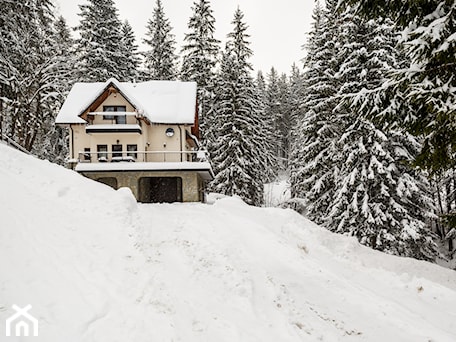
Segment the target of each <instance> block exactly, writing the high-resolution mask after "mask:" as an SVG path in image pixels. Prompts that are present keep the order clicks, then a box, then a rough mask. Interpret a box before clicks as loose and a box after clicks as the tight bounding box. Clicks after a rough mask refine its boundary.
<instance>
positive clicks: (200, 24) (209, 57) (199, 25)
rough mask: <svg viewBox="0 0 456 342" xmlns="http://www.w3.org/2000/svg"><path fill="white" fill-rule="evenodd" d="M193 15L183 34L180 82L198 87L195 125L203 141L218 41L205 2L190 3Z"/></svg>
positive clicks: (208, 8)
mask: <svg viewBox="0 0 456 342" xmlns="http://www.w3.org/2000/svg"><path fill="white" fill-rule="evenodd" d="M192 10H193V15H192V16H191V18H190V20H189V22H188V28H189V31H190V32H189V33H186V34H185V38H184V46H183V47H182V69H181V72H180V75H181V79H182V80H183V81H194V82H196V83H197V84H198V104H199V112H198V113H199V124H200V130H201V134H202V137H203V140H205V131H206V120H205V119H206V115H207V111H208V109H209V106H210V99H211V97H212V94H213V83H214V78H215V66H216V63H217V56H218V52H219V44H220V41H218V40H217V39H215V38H214V32H215V18H214V16H213V14H212V9H211V8H210V3H209V1H208V0H199V1H195V2H194V3H193V7H192Z"/></svg>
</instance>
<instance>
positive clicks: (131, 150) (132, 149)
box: [127, 145, 138, 159]
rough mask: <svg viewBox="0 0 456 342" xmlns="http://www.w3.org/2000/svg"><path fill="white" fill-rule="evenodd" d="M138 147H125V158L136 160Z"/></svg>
mask: <svg viewBox="0 0 456 342" xmlns="http://www.w3.org/2000/svg"><path fill="white" fill-rule="evenodd" d="M137 151H138V145H127V156H129V157H133V158H135V159H136V158H138V153H136V152H137Z"/></svg>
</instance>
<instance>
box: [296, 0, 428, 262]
mask: <svg viewBox="0 0 456 342" xmlns="http://www.w3.org/2000/svg"><path fill="white" fill-rule="evenodd" d="M329 5H330V6H328V12H326V15H325V17H323V18H321V16H319V15H318V9H317V10H316V13H315V17H316V18H317V20H316V23H317V22H318V17H320V20H323V22H326V25H322V26H321V27H325V26H326V28H325V29H324V31H327V32H328V26H327V25H331V24H329V23H331V20H332V18H334V17H335V18H337V20H336V21H335V22H333V23H337V25H331V26H330V27H332V31H331V33H330V34H332V35H333V37H334V38H335V39H334V40H333V42H334V43H335V44H333V46H334V47H337V49H335V50H333V52H334V53H335V54H334V56H336V60H335V61H336V62H337V64H335V65H333V66H332V68H329V69H326V70H332V71H336V73H335V74H334V79H332V80H331V79H330V80H326V83H325V82H321V81H320V82H315V83H313V85H314V86H316V87H317V88H318V89H320V90H322V89H325V88H324V86H326V90H331V91H334V90H337V93H333V94H330V96H329V99H331V101H330V102H329V103H328V102H327V103H326V104H329V106H328V108H327V109H328V110H329V111H328V112H327V113H328V117H329V118H330V119H331V124H330V122H326V130H328V128H329V129H330V130H329V132H331V135H328V134H324V135H323V134H322V133H325V131H324V129H323V127H320V128H318V129H317V130H315V128H316V127H318V126H317V125H318V124H320V123H321V120H319V116H320V115H321V113H320V112H319V111H318V110H316V109H315V108H318V107H315V105H316V103H312V101H311V100H312V99H311V98H307V102H306V105H305V106H306V108H307V110H306V113H305V115H304V120H302V123H301V125H303V124H304V125H303V126H302V128H303V129H302V132H305V131H306V128H309V127H310V128H311V129H310V130H309V131H310V132H309V133H312V132H316V134H314V135H313V136H312V139H308V140H307V141H306V140H305V141H306V143H305V144H302V145H301V146H300V147H301V149H298V151H302V152H304V153H302V155H303V156H306V158H304V159H305V160H307V163H304V164H301V169H300V168H299V167H298V168H297V169H296V173H295V176H296V175H300V176H301V177H302V176H303V175H306V177H302V178H301V179H302V180H303V182H302V185H303V186H302V188H301V191H302V192H301V193H302V194H303V195H304V197H305V198H306V200H307V201H308V203H309V208H308V209H309V216H311V217H312V216H313V218H317V219H316V220H317V221H320V223H322V224H323V225H325V226H326V227H327V228H328V229H330V230H332V231H336V232H339V233H346V234H349V235H353V236H356V237H357V238H358V239H359V240H360V242H361V243H363V244H366V245H369V246H371V247H372V248H376V249H379V250H382V251H385V252H388V253H392V254H396V255H402V256H410V257H415V258H420V259H432V258H433V257H434V256H435V254H436V249H435V244H434V243H433V241H432V238H431V236H432V234H431V233H430V231H429V229H428V228H427V225H426V219H427V218H428V217H429V216H428V215H429V213H430V211H431V206H430V196H429V187H428V184H427V182H426V179H425V178H424V177H423V175H422V174H421V173H420V172H419V171H417V170H415V169H413V168H411V167H410V165H409V162H410V160H411V159H413V156H415V155H416V153H417V151H418V150H419V146H420V144H419V143H418V141H417V140H416V139H415V138H413V137H412V136H411V135H409V134H403V133H401V132H399V131H393V130H391V129H385V128H384V127H382V126H380V125H375V124H374V123H372V122H371V121H370V120H369V118H368V115H367V113H369V112H370V108H368V104H366V102H365V101H359V97H360V96H362V94H363V93H369V91H371V90H373V89H376V88H378V87H380V86H381V85H382V84H383V83H384V82H385V81H386V78H385V77H386V75H388V74H389V73H390V72H391V70H394V68H395V67H396V66H397V64H398V63H399V61H398V60H399V56H398V53H396V50H395V46H396V41H395V38H394V37H395V36H396V32H395V31H394V25H393V23H392V22H391V21H388V20H387V19H382V20H376V21H373V20H371V21H365V20H362V19H361V18H360V17H358V16H356V15H355V13H354V11H353V10H352V9H347V10H346V11H345V12H337V11H335V3H334V7H332V6H331V2H329ZM331 10H332V11H334V12H333V14H332V15H333V17H331V15H330V13H331ZM320 13H321V12H320ZM315 32H318V25H316V26H315V27H314V34H315ZM322 34H323V32H322ZM312 37H314V38H317V39H316V40H314V41H313V42H312V40H310V46H312V44H313V43H315V42H318V38H321V36H320V37H317V35H313V36H312ZM329 41H330V40H325V42H320V43H319V44H321V43H323V45H326V44H327V43H328V42H329ZM317 55H318V54H315V55H314V56H317ZM328 57H329V56H328ZM309 58H310V59H312V58H315V57H312V56H311V57H309ZM315 65H316V66H317V67H318V66H319V64H318V63H316V64H315ZM334 66H336V68H334ZM312 73H315V74H314V75H316V76H317V77H318V75H319V73H318V68H316V69H315V70H312V67H311V66H309V71H308V75H309V76H311V75H312ZM328 74H329V73H328V72H327V73H326V75H328ZM320 75H321V74H320ZM309 79H311V78H308V79H307V80H306V81H308V80H309ZM334 80H336V82H337V83H336V84H335V83H334ZM310 89H312V87H310ZM318 94H321V93H320V91H317V92H316V93H314V94H313V95H318ZM354 94H356V95H354ZM313 99H314V100H315V99H318V97H314V98H313ZM360 104H362V105H360ZM313 111H315V113H314V114H312V112H313ZM312 115H313V116H314V119H312ZM309 119H310V120H309ZM325 119H326V118H325V117H324V119H323V121H326V120H325ZM316 123H317V125H315V124H316ZM331 128H332V130H331ZM321 136H324V137H330V139H327V140H326V144H325V145H326V146H327V147H326V148H324V147H323V146H322V145H320V147H319V145H318V143H320V142H319V141H318V139H319V138H321ZM315 140H316V141H315ZM328 148H329V149H331V150H329V151H328ZM309 155H310V156H312V157H313V158H309ZM331 159H332V160H331ZM322 160H326V164H325V165H321V161H322ZM301 162H302V161H301ZM317 163H320V165H318V168H319V169H320V168H322V167H324V166H325V171H326V172H327V178H324V177H323V178H317V177H318V176H319V175H321V174H322V173H321V171H320V173H318V171H319V170H315V166H316V164H317ZM308 166H310V168H313V170H315V171H317V172H315V174H314V175H313V174H312V173H314V172H310V173H309V172H307V170H308ZM303 171H304V172H303ZM328 171H329V172H328ZM315 176H317V177H315ZM297 179H299V178H295V179H294V181H295V183H294V184H296V185H297V187H296V188H297V189H299V188H300V186H301V185H300V184H299V182H298V183H296V180H297ZM328 179H329V181H328ZM328 184H331V186H330V187H329V188H328V186H327V185H328ZM309 185H311V187H309ZM322 189H323V191H322ZM323 199H324V200H325V201H326V203H325V202H322V200H323ZM322 204H323V205H324V206H325V207H323V208H322ZM319 209H324V210H322V211H321V212H318V211H319Z"/></svg>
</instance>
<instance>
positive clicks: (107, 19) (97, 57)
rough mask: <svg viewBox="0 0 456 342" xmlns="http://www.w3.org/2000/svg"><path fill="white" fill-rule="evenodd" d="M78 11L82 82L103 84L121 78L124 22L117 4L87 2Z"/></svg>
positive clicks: (109, 1)
mask: <svg viewBox="0 0 456 342" xmlns="http://www.w3.org/2000/svg"><path fill="white" fill-rule="evenodd" d="M79 8H80V11H81V12H80V13H78V15H79V16H80V18H81V19H80V23H79V26H78V27H77V29H78V31H79V35H80V38H79V39H78V41H77V45H78V53H79V60H78V64H77V69H78V72H79V79H80V80H83V81H87V82H104V81H106V80H107V79H109V78H111V77H115V78H121V71H120V70H119V65H122V48H121V41H122V33H121V27H122V23H121V21H120V19H119V15H118V12H117V8H116V7H115V4H114V1H113V0H88V2H87V3H85V4H83V5H79Z"/></svg>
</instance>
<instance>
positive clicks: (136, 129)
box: [86, 124, 142, 134]
mask: <svg viewBox="0 0 456 342" xmlns="http://www.w3.org/2000/svg"><path fill="white" fill-rule="evenodd" d="M86 133H139V134H141V133H142V130H141V126H140V125H138V124H107V125H102V124H99V125H87V126H86Z"/></svg>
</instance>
